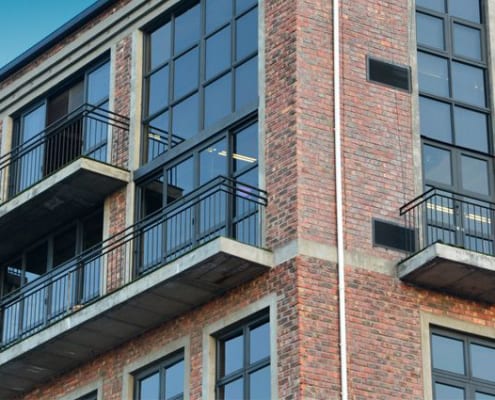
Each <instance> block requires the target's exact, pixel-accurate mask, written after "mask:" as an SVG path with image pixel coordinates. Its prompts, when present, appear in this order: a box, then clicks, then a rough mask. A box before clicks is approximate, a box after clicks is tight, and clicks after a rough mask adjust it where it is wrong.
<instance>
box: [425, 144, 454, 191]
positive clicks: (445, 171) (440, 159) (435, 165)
mask: <svg viewBox="0 0 495 400" xmlns="http://www.w3.org/2000/svg"><path fill="white" fill-rule="evenodd" d="M423 166H424V173H425V178H426V180H427V181H430V182H438V183H442V184H445V185H449V186H450V185H452V177H451V171H452V168H451V161H450V152H449V151H447V150H443V149H440V148H438V147H433V146H428V145H424V146H423Z"/></svg>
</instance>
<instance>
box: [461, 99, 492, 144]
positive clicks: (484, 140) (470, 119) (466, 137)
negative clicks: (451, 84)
mask: <svg viewBox="0 0 495 400" xmlns="http://www.w3.org/2000/svg"><path fill="white" fill-rule="evenodd" d="M454 121H455V141H456V144H457V145H459V146H463V147H467V148H470V149H473V150H479V151H483V152H485V153H487V152H488V123H487V116H486V114H483V113H480V112H477V111H472V110H468V109H466V108H461V107H454Z"/></svg>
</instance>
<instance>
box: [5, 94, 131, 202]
mask: <svg viewBox="0 0 495 400" xmlns="http://www.w3.org/2000/svg"><path fill="white" fill-rule="evenodd" d="M128 131H129V119H128V118H126V117H123V116H121V115H118V114H115V113H113V112H111V111H108V110H105V109H103V108H99V107H95V106H92V105H88V104H85V105H83V106H81V107H79V108H78V109H76V110H75V111H73V112H72V113H70V114H69V115H68V116H66V117H64V118H63V119H61V120H59V121H56V122H54V123H53V124H51V125H50V126H48V127H47V128H46V129H44V130H43V131H41V132H40V133H39V134H37V135H36V136H34V137H33V138H31V139H29V140H28V141H26V142H24V143H22V144H20V145H18V146H17V147H15V148H14V149H13V150H12V151H11V152H10V153H7V154H5V155H3V156H2V157H1V158H0V184H1V188H2V191H1V197H0V204H2V203H4V202H6V201H8V200H10V199H11V198H13V197H14V196H16V195H17V194H19V193H20V192H22V191H24V190H26V189H29V188H30V187H32V186H34V185H35V184H37V183H38V182H40V181H42V180H43V179H45V178H46V177H47V176H49V175H51V174H52V173H54V172H56V171H58V170H60V169H61V168H63V167H64V166H66V165H67V164H69V163H70V162H72V161H74V160H76V159H77V158H79V157H81V156H84V157H88V158H91V159H94V160H97V161H101V162H105V163H110V164H113V165H116V166H119V167H125V166H124V165H122V160H119V159H118V158H119V155H118V154H116V153H117V152H119V151H120V150H119V149H118V148H114V146H108V136H109V134H112V137H123V133H124V132H128Z"/></svg>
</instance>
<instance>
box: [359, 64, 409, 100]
mask: <svg viewBox="0 0 495 400" xmlns="http://www.w3.org/2000/svg"><path fill="white" fill-rule="evenodd" d="M367 64H368V79H369V80H370V81H372V82H378V83H383V84H384V85H387V86H391V87H394V88H397V89H402V90H407V91H408V92H410V91H411V71H410V69H409V67H404V66H401V65H396V64H392V63H389V62H386V61H381V60H377V59H375V58H372V57H367Z"/></svg>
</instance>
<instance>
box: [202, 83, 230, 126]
mask: <svg viewBox="0 0 495 400" xmlns="http://www.w3.org/2000/svg"><path fill="white" fill-rule="evenodd" d="M231 91H232V79H231V74H230V73H229V74H227V75H225V76H223V77H221V78H219V79H217V80H216V81H215V82H213V83H210V84H209V85H208V86H207V87H206V89H205V127H208V126H210V125H211V124H213V123H215V122H217V121H218V120H220V119H221V118H222V117H225V116H226V115H228V114H229V113H230V112H231V109H232V106H231V98H232V93H231Z"/></svg>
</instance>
